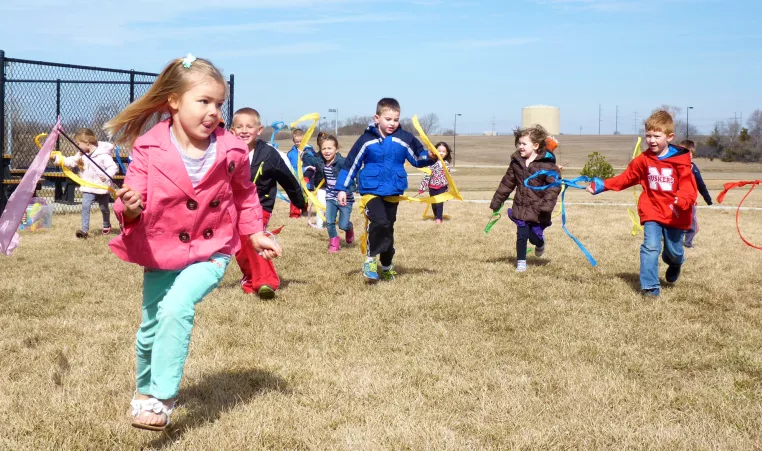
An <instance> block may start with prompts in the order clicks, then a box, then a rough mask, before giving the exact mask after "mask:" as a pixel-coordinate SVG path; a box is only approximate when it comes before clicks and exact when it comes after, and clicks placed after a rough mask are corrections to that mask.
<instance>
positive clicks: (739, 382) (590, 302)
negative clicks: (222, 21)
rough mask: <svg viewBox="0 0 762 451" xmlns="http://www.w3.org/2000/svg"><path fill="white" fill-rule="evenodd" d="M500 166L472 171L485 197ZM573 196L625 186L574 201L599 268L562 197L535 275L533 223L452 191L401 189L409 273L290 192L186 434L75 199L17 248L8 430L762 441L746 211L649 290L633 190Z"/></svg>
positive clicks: (2, 379) (731, 199)
mask: <svg viewBox="0 0 762 451" xmlns="http://www.w3.org/2000/svg"><path fill="white" fill-rule="evenodd" d="M463 140H464V141H465V140H466V138H463ZM459 141H460V138H459ZM498 142H499V141H498ZM463 147H464V148H465V147H466V145H465V144H464V145H463ZM497 147H499V146H497ZM497 147H496V148H495V149H493V151H494V152H496V153H499V152H503V150H502V149H499V148H497ZM625 147H626V146H625ZM623 150H624V149H623ZM630 150H631V149H630ZM463 153H464V154H465V153H466V151H465V150H464V151H463ZM463 160H464V165H465V162H466V161H469V160H467V158H466V157H465V156H464V157H463ZM623 162H626V160H623ZM474 163H477V161H475V160H474ZM495 164H500V163H495ZM718 168H719V169H717V171H716V173H717V174H723V173H724V171H723V170H722V169H723V168H722V167H721V166H718ZM744 168H745V169H744V170H742V171H738V173H742V174H743V173H747V172H748V173H753V172H755V171H758V169H757V168H756V166H746V167H744ZM502 172H503V171H502V170H501V169H499V168H467V167H463V168H459V169H458V170H457V172H456V173H455V178H456V181H458V182H459V183H460V185H461V188H462V189H463V191H464V194H465V197H466V198H468V199H473V200H477V199H478V200H484V199H489V198H490V197H491V195H492V191H493V190H494V188H495V186H496V184H497V182H498V180H499V179H500V177H501V175H502ZM710 172H711V171H710ZM724 176H725V177H726V178H727V179H729V180H732V179H741V178H745V177H740V176H738V175H737V174H736V173H733V172H732V171H728V172H727V173H725V175H724ZM719 180H720V179H719V178H717V179H710V188H711V189H712V194H713V196H715V197H716V194H717V191H718V188H719V183H720V182H719ZM410 181H411V188H412V187H414V185H415V183H416V182H417V175H414V174H411V179H410ZM742 194H743V193H742V192H740V191H738V190H734V191H733V192H731V194H729V195H728V199H727V201H726V204H727V205H728V206H733V205H737V202H738V201H739V200H740V197H741V195H742ZM567 199H568V201H569V202H570V203H575V202H596V203H607V204H608V205H596V206H587V205H576V204H572V205H570V206H569V207H568V208H569V209H568V215H569V223H568V226H569V228H570V230H571V231H572V233H574V234H576V236H577V237H578V238H580V239H581V240H582V242H583V243H585V245H586V246H587V247H588V249H589V250H590V251H591V253H592V254H593V255H594V256H595V257H596V258H597V259H598V262H599V266H598V267H597V268H592V267H590V266H589V264H588V263H587V261H586V260H585V259H584V257H583V255H582V254H581V253H580V252H579V250H578V248H577V247H576V246H575V245H574V243H573V242H572V241H571V240H570V239H569V238H568V237H566V235H565V234H564V233H563V231H562V229H561V224H560V220H559V221H558V222H557V223H556V224H554V225H553V226H552V227H551V228H550V229H549V232H548V250H547V252H546V254H545V256H544V257H543V258H541V259H537V258H534V257H533V256H530V257H529V270H528V272H527V273H525V274H515V273H514V271H513V268H514V264H515V258H514V256H515V226H513V224H512V223H511V222H510V221H508V220H506V219H503V220H501V221H500V222H499V223H498V224H497V225H496V226H495V228H494V229H493V230H492V232H491V233H490V234H489V235H484V233H483V228H484V225H485V223H486V222H487V220H488V219H489V216H490V211H489V209H488V208H487V206H486V205H484V204H479V203H468V202H449V203H447V204H446V206H445V212H446V213H447V214H449V215H451V217H452V219H450V220H449V221H445V223H444V224H442V225H440V226H436V225H435V224H434V223H433V221H423V220H421V213H422V210H423V207H422V206H420V205H414V204H403V205H401V206H400V209H399V219H398V222H397V227H396V230H397V231H396V237H397V256H396V257H395V263H396V266H397V270H398V272H399V277H398V279H397V280H396V281H394V282H389V283H379V284H378V285H375V286H366V285H365V284H364V283H363V282H362V281H361V276H360V265H361V262H362V256H361V255H360V252H359V250H358V247H357V246H356V245H351V246H349V247H345V248H343V249H342V251H341V252H340V253H339V254H336V255H329V254H328V253H327V252H326V250H327V244H328V242H327V234H326V232H325V231H321V230H316V229H312V228H310V227H308V226H307V225H306V224H305V221H304V220H290V219H288V218H287V209H286V205H285V203H283V202H278V204H277V208H276V211H275V214H274V219H273V220H272V225H273V226H279V225H281V224H286V227H285V229H284V230H283V232H282V234H281V235H280V238H279V240H280V243H281V245H282V246H283V248H284V256H283V257H282V258H281V259H279V261H278V262H277V263H276V265H277V267H278V270H279V272H280V275H281V278H282V280H283V286H282V287H281V289H280V290H279V291H278V296H277V297H276V299H275V300H274V301H268V302H263V301H260V300H258V299H257V298H256V297H252V296H247V295H244V294H243V292H242V291H241V290H240V288H239V287H238V279H239V276H240V273H239V271H238V268H237V266H236V264H235V263H231V265H230V266H229V268H228V272H227V274H226V276H225V278H224V280H223V282H222V284H221V286H220V287H219V288H218V289H216V290H215V291H214V292H212V294H210V295H209V296H208V297H207V298H206V299H204V301H203V302H202V303H200V304H199V306H198V309H197V317H196V326H195V329H194V332H193V338H192V341H191V351H190V356H189V359H188V364H187V366H186V371H185V377H184V380H183V382H182V385H181V388H180V393H179V407H178V409H177V410H176V412H175V414H174V415H173V418H172V420H173V423H174V424H173V426H172V427H171V428H170V430H169V431H168V432H167V433H166V434H162V433H150V432H144V431H139V430H136V429H133V428H132V427H130V425H129V421H128V417H127V415H126V411H127V409H128V406H129V400H130V397H131V395H132V392H133V390H134V378H135V369H134V336H135V332H136V330H137V326H138V323H139V316H140V302H141V286H142V271H141V270H140V268H138V267H136V266H134V265H129V264H126V263H123V262H121V261H119V260H118V259H117V258H116V257H114V256H113V255H112V254H111V253H110V252H109V250H108V247H107V238H105V237H101V236H96V237H94V238H91V239H89V240H87V241H79V240H76V239H75V238H74V230H76V228H77V227H78V226H79V215H73V214H71V215H56V216H54V218H53V221H54V228H53V229H52V230H47V231H41V232H35V233H31V232H24V233H23V237H22V243H21V246H20V247H19V248H18V249H17V250H16V252H15V253H14V254H13V255H12V256H11V257H3V258H2V259H0V273H1V274H2V278H1V279H0V306H2V308H1V309H0V330H2V331H3V333H2V334H1V335H0V384H1V385H2V387H3V389H2V391H0V449H137V448H168V449H257V448H269V449H363V450H364V449H508V448H542V449H545V448H586V449H587V448H656V449H664V448H669V449H759V448H760V443H762V353H760V342H762V294H760V276H759V274H760V273H762V252H760V251H757V250H753V249H751V248H749V247H747V246H745V245H744V244H743V243H742V242H741V240H740V239H739V237H738V235H737V233H736V231H735V224H734V217H735V211H734V210H732V209H729V208H728V209H723V208H702V209H701V210H700V212H699V216H700V221H701V222H700V224H701V232H700V233H699V235H698V237H697V238H696V241H695V245H696V247H695V248H693V249H687V250H686V254H687V261H686V264H685V266H684V270H683V274H682V276H681V278H680V280H679V281H678V283H677V284H675V285H674V286H666V284H665V286H664V288H663V295H662V297H661V298H659V299H657V300H651V299H645V298H643V297H641V296H640V294H639V292H638V288H639V285H638V249H639V246H640V244H641V241H642V235H640V236H638V237H632V236H631V235H630V233H629V231H630V222H629V220H628V218H627V215H626V211H625V207H624V206H620V205H615V204H617V203H631V202H632V195H631V193H629V192H624V193H604V194H602V195H599V196H596V197H592V196H590V195H588V194H586V193H583V192H581V191H578V190H572V192H570V194H569V196H568V197H567ZM760 199H762V198H760V197H759V195H758V194H756V193H755V194H753V195H752V197H751V201H750V202H749V205H750V206H756V207H762V200H760ZM702 205H703V203H702ZM93 219H94V222H95V223H96V224H97V221H98V213H97V212H96V211H94V212H93ZM559 219H560V218H559ZM354 221H355V223H356V224H359V223H360V222H361V218H360V214H359V212H358V211H357V210H355V212H354ZM742 228H743V232H744V233H745V234H746V235H747V237H748V238H749V239H751V240H752V241H753V242H755V243H762V212H761V211H745V212H743V216H742ZM664 269H665V268H664V267H662V274H663V270H664Z"/></svg>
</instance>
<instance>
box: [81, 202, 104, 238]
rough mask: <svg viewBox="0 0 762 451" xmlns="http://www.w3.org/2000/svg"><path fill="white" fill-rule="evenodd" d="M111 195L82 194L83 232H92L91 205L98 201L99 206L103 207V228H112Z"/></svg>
mask: <svg viewBox="0 0 762 451" xmlns="http://www.w3.org/2000/svg"><path fill="white" fill-rule="evenodd" d="M109 200H110V199H109V195H108V193H106V194H93V193H82V231H83V232H87V231H88V230H90V205H92V204H93V203H95V201H98V205H99V206H100V207H101V213H102V214H103V228H104V229H105V228H106V227H111V217H110V216H111V212H110V211H109V209H108V203H109Z"/></svg>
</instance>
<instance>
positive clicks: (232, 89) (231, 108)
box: [226, 74, 235, 128]
mask: <svg viewBox="0 0 762 451" xmlns="http://www.w3.org/2000/svg"><path fill="white" fill-rule="evenodd" d="M228 84H229V85H230V103H228V120H229V121H230V124H226V125H227V127H228V128H230V127H231V126H232V125H233V113H235V107H234V106H233V101H234V98H235V75H233V74H230V81H229V82H228Z"/></svg>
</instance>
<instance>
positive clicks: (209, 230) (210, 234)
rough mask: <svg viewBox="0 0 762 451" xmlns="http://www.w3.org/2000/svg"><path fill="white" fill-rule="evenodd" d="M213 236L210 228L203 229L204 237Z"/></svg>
mask: <svg viewBox="0 0 762 451" xmlns="http://www.w3.org/2000/svg"><path fill="white" fill-rule="evenodd" d="M213 236H214V231H213V230H212V229H206V230H204V239H207V240H208V239H209V238H211V237H213Z"/></svg>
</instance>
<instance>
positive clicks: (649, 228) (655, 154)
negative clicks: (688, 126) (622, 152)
mask: <svg viewBox="0 0 762 451" xmlns="http://www.w3.org/2000/svg"><path fill="white" fill-rule="evenodd" d="M645 125H646V127H645V128H646V144H647V145H648V148H647V149H646V150H645V151H643V153H641V154H640V155H638V156H637V157H635V158H634V159H633V160H632V161H631V162H630V164H628V165H627V169H625V171H624V172H623V173H621V174H619V175H617V176H615V177H612V178H609V179H606V180H601V179H595V180H594V181H593V183H591V184H590V186H588V187H587V191H588V192H590V193H592V194H599V193H602V192H603V191H606V190H614V191H621V190H623V189H627V188H629V187H631V186H634V185H637V184H640V186H641V187H642V188H643V192H642V193H641V194H640V198H639V199H638V215H639V216H640V223H641V224H642V225H643V244H642V245H641V246H640V288H641V290H642V293H643V295H644V296H653V297H656V296H659V295H660V294H661V284H660V283H659V253H660V252H661V249H662V239H663V240H664V252H663V253H662V254H661V258H662V260H664V263H666V264H667V265H668V267H667V272H666V274H665V276H664V279H665V280H666V281H667V282H668V283H675V282H677V279H678V278H679V277H680V269H681V267H682V264H683V262H684V261H685V253H684V250H683V235H684V234H685V231H686V230H688V229H690V227H691V222H692V220H691V209H692V208H693V205H694V204H695V203H696V196H697V193H696V178H695V177H694V176H693V173H692V172H691V154H690V152H689V151H688V149H685V148H683V147H678V146H674V145H672V144H670V143H671V142H672V140H673V139H675V123H674V121H673V120H672V116H671V115H670V114H669V113H668V112H666V111H657V112H656V113H654V114H652V115H651V116H649V117H648V119H647V120H646V124H645Z"/></svg>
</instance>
